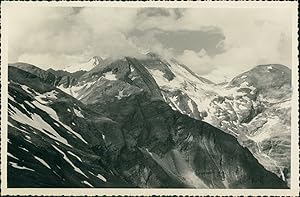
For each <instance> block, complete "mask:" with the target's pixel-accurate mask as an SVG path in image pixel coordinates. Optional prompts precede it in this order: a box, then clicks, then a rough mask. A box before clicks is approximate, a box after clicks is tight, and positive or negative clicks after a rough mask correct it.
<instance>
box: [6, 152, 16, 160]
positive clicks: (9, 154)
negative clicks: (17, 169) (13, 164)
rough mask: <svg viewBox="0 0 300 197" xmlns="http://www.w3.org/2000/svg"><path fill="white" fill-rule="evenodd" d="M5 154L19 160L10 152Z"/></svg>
mask: <svg viewBox="0 0 300 197" xmlns="http://www.w3.org/2000/svg"><path fill="white" fill-rule="evenodd" d="M7 156H9V157H11V158H14V159H16V160H19V159H18V158H17V157H15V156H13V155H12V154H11V153H7Z"/></svg>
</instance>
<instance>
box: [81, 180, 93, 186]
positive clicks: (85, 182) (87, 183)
mask: <svg viewBox="0 0 300 197" xmlns="http://www.w3.org/2000/svg"><path fill="white" fill-rule="evenodd" d="M82 183H84V184H86V185H88V186H90V187H94V186H92V185H91V184H90V183H89V182H87V181H83V182H82Z"/></svg>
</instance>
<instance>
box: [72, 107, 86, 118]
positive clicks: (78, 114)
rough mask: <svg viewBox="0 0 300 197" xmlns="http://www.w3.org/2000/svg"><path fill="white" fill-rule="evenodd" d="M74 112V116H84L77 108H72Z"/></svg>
mask: <svg viewBox="0 0 300 197" xmlns="http://www.w3.org/2000/svg"><path fill="white" fill-rule="evenodd" d="M74 112H75V114H76V116H78V117H80V118H84V116H83V115H82V113H81V111H79V110H77V109H75V108H74Z"/></svg>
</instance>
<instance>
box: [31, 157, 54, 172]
mask: <svg viewBox="0 0 300 197" xmlns="http://www.w3.org/2000/svg"><path fill="white" fill-rule="evenodd" d="M33 157H34V158H35V159H36V160H38V161H39V162H40V163H42V164H43V165H44V166H46V167H47V168H49V169H51V167H50V166H49V165H48V164H47V162H46V161H45V160H43V159H41V158H39V157H37V156H33Z"/></svg>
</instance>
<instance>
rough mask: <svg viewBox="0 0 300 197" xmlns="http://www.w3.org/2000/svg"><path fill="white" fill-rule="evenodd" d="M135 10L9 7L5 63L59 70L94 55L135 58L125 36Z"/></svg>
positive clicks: (135, 49)
mask: <svg viewBox="0 0 300 197" xmlns="http://www.w3.org/2000/svg"><path fill="white" fill-rule="evenodd" d="M137 11H138V10H137V9H120V8H101V9H99V8H81V9H75V10H74V9H73V8H12V10H10V15H9V18H10V20H9V28H8V29H9V61H23V62H28V63H32V64H39V65H43V68H50V67H52V68H62V67H66V66H68V65H72V64H75V63H76V62H75V60H77V61H78V62H77V64H78V63H79V62H84V61H86V60H87V59H89V58H90V57H92V56H94V55H100V56H114V57H120V56H125V55H129V56H138V55H139V49H138V48H137V47H136V46H134V44H133V43H132V42H131V41H130V40H129V39H128V38H127V37H126V33H127V32H128V31H129V30H130V29H132V28H133V25H134V24H132V21H133V18H134V17H135V16H136V12H137ZM116 13H118V14H116ZM119 14H120V16H121V17H120V16H119ZM43 59H44V62H42V61H43Z"/></svg>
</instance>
